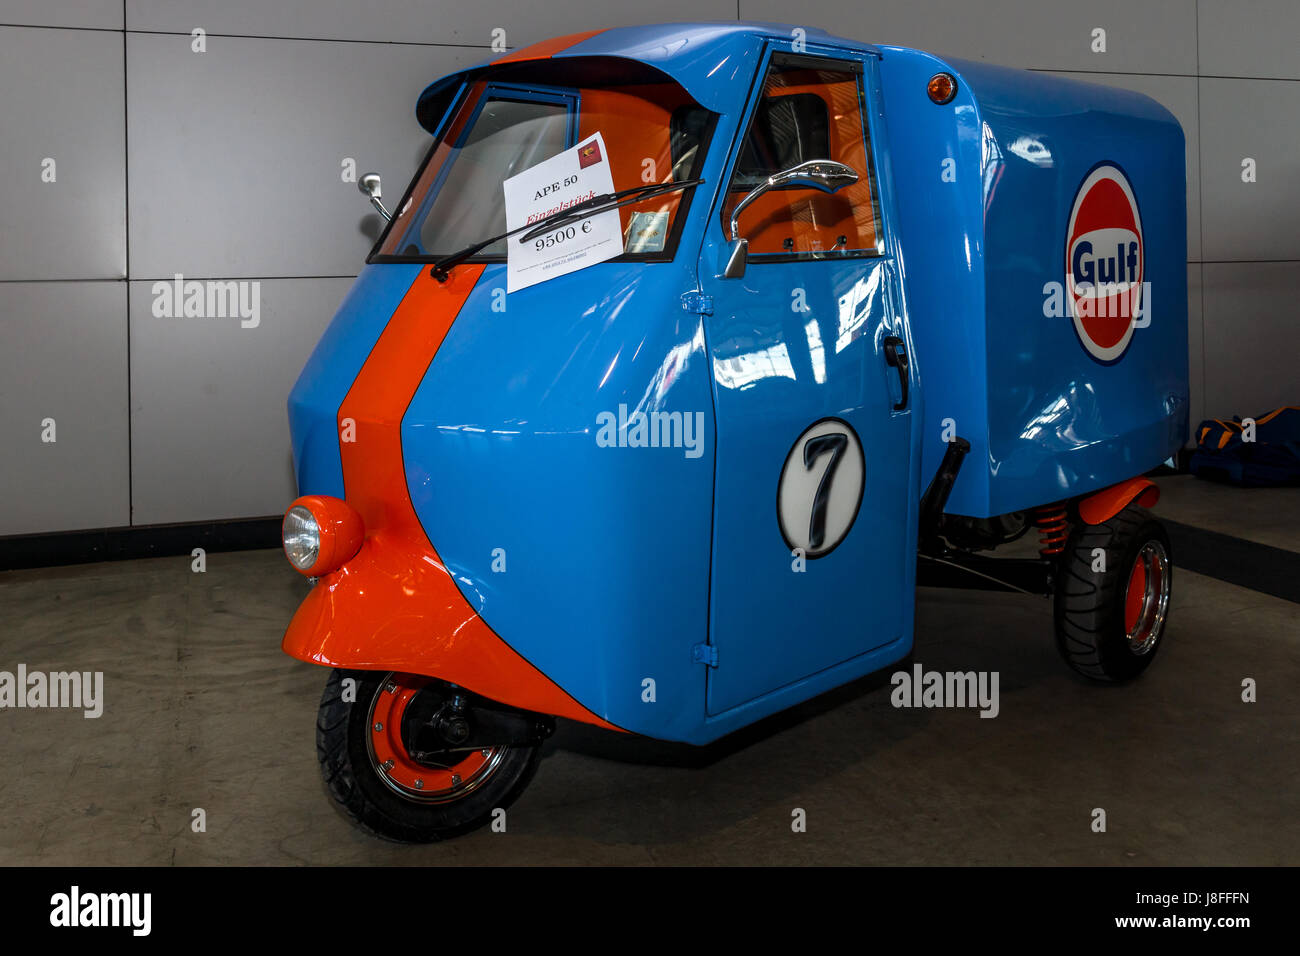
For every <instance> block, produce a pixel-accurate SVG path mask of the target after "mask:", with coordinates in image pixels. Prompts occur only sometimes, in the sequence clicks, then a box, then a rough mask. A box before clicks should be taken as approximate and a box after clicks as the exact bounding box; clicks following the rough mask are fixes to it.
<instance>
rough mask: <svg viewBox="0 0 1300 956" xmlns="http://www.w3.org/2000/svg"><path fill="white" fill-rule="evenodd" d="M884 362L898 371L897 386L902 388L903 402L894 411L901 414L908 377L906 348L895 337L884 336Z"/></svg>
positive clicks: (905, 400) (904, 405)
mask: <svg viewBox="0 0 1300 956" xmlns="http://www.w3.org/2000/svg"><path fill="white" fill-rule="evenodd" d="M882 344H883V345H884V346H885V361H886V362H888V363H889V364H890V365H891V366H893V367H894V368H896V369H898V384H899V385H901V386H902V387H903V400H902V401H901V402H899V403H898V404H897V405H895V406H894V411H896V412H901V411H902V410H903V409H905V408H906V407H907V383H908V379H909V378H910V377H911V376H909V375H908V361H907V346H906V345H905V344H904V343H903V340H902V339H900V338H899V337H898V336H897V335H887V336H885V341H884V342H883V343H882Z"/></svg>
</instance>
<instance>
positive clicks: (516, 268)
mask: <svg viewBox="0 0 1300 956" xmlns="http://www.w3.org/2000/svg"><path fill="white" fill-rule="evenodd" d="M504 185H505V198H506V228H507V229H517V228H519V227H520V226H526V225H528V224H530V223H534V222H539V221H541V220H542V219H544V218H546V217H547V216H549V215H552V214H554V213H557V212H563V211H564V210H565V209H568V208H570V207H571V206H576V205H577V204H578V203H580V202H582V201H583V200H584V199H590V198H591V197H593V196H599V195H602V194H603V193H612V192H613V191H614V177H613V174H612V173H611V172H610V169H609V155H608V154H607V153H606V152H605V141H604V139H602V138H601V135H600V133H594V134H593V135H591V136H589V137H588V138H587V139H585V140H583V141H582V142H581V143H579V144H578V145H577V146H575V147H573V148H572V149H566V150H565V151H564V152H562V153H560V154H559V155H556V156H552V157H551V158H550V159H547V160H543V161H542V162H540V163H538V164H537V165H536V166H533V167H531V168H529V169H526V170H524V171H523V172H522V173H520V174H519V175H518V176H512V177H510V178H509V179H507V180H506V181H505V184H504ZM527 232H528V230H525V231H524V232H521V233H520V234H519V235H516V236H511V237H510V238H509V239H507V240H506V244H507V252H506V292H507V293H510V292H518V291H519V290H520V289H526V288H528V287H529V286H531V285H536V284H537V283H539V282H545V281H546V280H547V279H554V278H555V277H556V276H562V275H568V274H569V273H570V272H577V271H578V270H579V269H585V268H587V266H594V265H595V264H596V263H598V262H604V261H605V260H607V259H613V258H614V257H615V256H617V255H621V254H622V252H623V235H622V225H621V223H620V220H619V215H618V210H617V209H611V210H610V211H608V212H602V213H598V214H596V215H594V216H588V217H587V218H585V219H580V220H578V221H577V222H569V223H565V224H564V225H557V226H556V227H555V228H554V229H552V230H549V231H547V232H544V233H541V234H539V235H537V236H534V237H533V238H531V239H529V240H527V241H526V242H520V241H519V240H520V239H521V238H522V236H523V235H525V234H526V233H527Z"/></svg>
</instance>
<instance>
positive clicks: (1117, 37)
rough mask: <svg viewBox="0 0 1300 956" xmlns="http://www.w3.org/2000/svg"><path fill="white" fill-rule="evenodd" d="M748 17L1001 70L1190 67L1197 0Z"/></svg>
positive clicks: (776, 7)
mask: <svg viewBox="0 0 1300 956" xmlns="http://www.w3.org/2000/svg"><path fill="white" fill-rule="evenodd" d="M740 15H741V18H742V19H745V20H775V21H777V22H781V23H784V22H787V21H789V20H791V19H794V20H797V21H798V22H800V23H804V22H806V23H808V24H809V25H811V26H818V27H821V28H822V29H825V30H828V31H830V32H831V33H837V34H840V35H841V36H851V37H855V38H857V39H860V40H867V41H869V42H872V43H890V44H897V45H899V46H911V47H918V48H920V49H923V50H928V51H930V52H932V53H940V54H947V55H949V56H959V57H964V58H966V59H971V60H987V61H989V62H992V63H1003V64H1005V65H1007V66H1019V67H1029V68H1038V69H1046V70H1096V71H1100V72H1103V73H1184V74H1195V72H1196V5H1195V0H1147V2H1143V3H1134V2H1133V0H1093V2H1091V3H1065V2H1056V3H1044V2H1042V0H985V2H981V3H971V2H970V0H912V2H910V3H894V2H876V3H862V2H860V0H808V2H805V3H800V4H798V6H797V7H795V8H792V7H791V5H790V4H788V3H782V2H779V0H740ZM1097 28H1100V29H1103V30H1105V31H1106V52H1105V53H1093V52H1092V50H1091V44H1092V31H1093V30H1094V29H1097Z"/></svg>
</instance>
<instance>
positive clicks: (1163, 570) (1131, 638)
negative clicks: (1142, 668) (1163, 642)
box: [1124, 540, 1170, 656]
mask: <svg viewBox="0 0 1300 956" xmlns="http://www.w3.org/2000/svg"><path fill="white" fill-rule="evenodd" d="M1169 571H1170V568H1169V555H1168V553H1167V552H1166V551H1165V546H1164V545H1163V544H1161V543H1160V542H1159V541H1154V540H1153V541H1148V542H1146V543H1145V544H1143V545H1142V548H1141V550H1139V551H1138V554H1137V558H1136V559H1135V560H1134V562H1133V568H1132V570H1131V571H1130V572H1129V581H1128V588H1127V590H1126V591H1125V595H1124V627H1125V632H1126V633H1125V637H1126V639H1127V641H1128V649H1129V650H1130V651H1131V652H1132V653H1134V654H1136V655H1138V656H1142V655H1144V654H1150V653H1151V651H1152V650H1153V649H1154V648H1155V646H1156V642H1157V641H1159V640H1160V635H1161V633H1162V632H1163V631H1164V627H1165V618H1166V617H1167V616H1168V613H1169V593H1170V573H1169Z"/></svg>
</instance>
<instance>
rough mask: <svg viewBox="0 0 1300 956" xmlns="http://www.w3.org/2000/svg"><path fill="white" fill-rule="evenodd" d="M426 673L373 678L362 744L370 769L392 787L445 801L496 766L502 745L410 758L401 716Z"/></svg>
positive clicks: (503, 750) (411, 797) (423, 800)
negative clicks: (376, 685) (435, 757)
mask: <svg viewBox="0 0 1300 956" xmlns="http://www.w3.org/2000/svg"><path fill="white" fill-rule="evenodd" d="M435 683H436V681H434V680H433V679H431V678H428V677H418V676H415V675H412V674H389V675H387V676H386V677H385V678H384V679H383V680H382V681H381V682H380V684H379V689H378V690H377V691H376V693H375V696H374V698H373V699H372V700H371V702H370V710H369V712H368V716H367V729H366V747H367V750H368V752H369V754H370V762H371V766H372V767H373V768H374V771H375V773H376V775H377V776H378V777H379V779H381V780H382V781H384V783H385V784H387V785H388V786H389V787H390V788H391V789H392V790H394V791H396V792H397V793H398V794H400V795H401V796H403V797H405V798H407V799H408V800H414V801H418V802H420V803H446V802H449V801H452V800H458V799H460V798H461V797H464V796H465V795H466V794H467V793H469V792H470V791H472V790H474V789H476V788H477V787H479V786H481V785H482V784H483V782H484V781H486V780H487V779H488V777H490V776H491V775H492V774H493V773H494V772H495V771H496V769H497V767H498V766H500V764H501V761H502V759H503V758H504V757H505V754H506V751H507V749H508V748H506V747H483V748H480V749H472V750H467V751H449V752H447V753H446V754H442V755H439V759H438V762H433V761H431V760H416V759H415V758H414V757H413V756H412V755H411V753H410V750H409V749H408V747H407V744H406V741H405V740H404V739H403V735H402V723H403V721H402V718H403V717H404V716H405V715H406V711H407V709H408V708H409V707H410V706H411V702H412V701H414V700H415V699H416V697H418V696H419V695H420V694H421V693H422V692H424V691H425V689H426V688H428V687H429V686H430V685H431V684H435Z"/></svg>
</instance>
